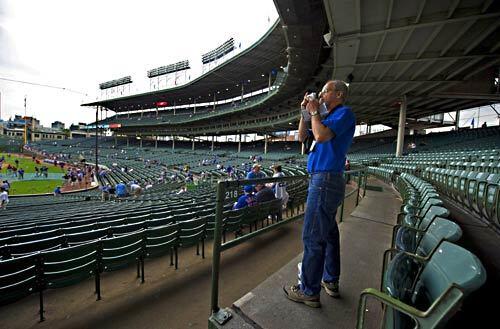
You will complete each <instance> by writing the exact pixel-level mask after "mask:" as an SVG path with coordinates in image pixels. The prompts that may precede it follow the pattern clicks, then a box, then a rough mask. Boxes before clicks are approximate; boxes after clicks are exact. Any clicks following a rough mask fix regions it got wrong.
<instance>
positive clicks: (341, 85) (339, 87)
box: [327, 80, 349, 102]
mask: <svg viewBox="0 0 500 329" xmlns="http://www.w3.org/2000/svg"><path fill="white" fill-rule="evenodd" d="M330 82H331V83H333V85H334V86H335V91H336V92H337V91H340V92H341V93H342V100H343V101H344V102H345V101H346V100H347V97H348V96H349V86H348V85H347V83H345V82H344V81H342V80H330V81H328V82H327V83H330Z"/></svg>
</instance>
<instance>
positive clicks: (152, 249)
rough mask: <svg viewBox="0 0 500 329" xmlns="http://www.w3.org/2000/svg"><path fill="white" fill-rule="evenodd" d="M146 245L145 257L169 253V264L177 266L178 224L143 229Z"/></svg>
mask: <svg viewBox="0 0 500 329" xmlns="http://www.w3.org/2000/svg"><path fill="white" fill-rule="evenodd" d="M145 238H146V245H145V255H146V257H147V258H150V257H158V256H163V255H164V254H166V253H170V265H174V259H173V257H174V255H175V269H177V268H178V255H177V246H178V242H179V224H177V223H172V224H168V225H163V226H158V227H154V228H148V229H147V230H146V231H145Z"/></svg>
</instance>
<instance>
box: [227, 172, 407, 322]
mask: <svg viewBox="0 0 500 329" xmlns="http://www.w3.org/2000/svg"><path fill="white" fill-rule="evenodd" d="M370 184H373V185H378V186H380V187H382V188H383V191H382V192H375V191H367V193H366V197H365V198H364V199H363V200H362V201H361V202H360V204H359V206H358V207H357V208H356V209H355V210H354V211H353V212H352V213H351V215H350V216H347V217H346V218H345V219H344V221H343V222H342V223H341V224H340V226H339V228H340V234H341V255H342V258H341V263H342V274H341V279H340V292H341V298H339V299H334V298H331V297H329V296H328V295H326V294H325V293H324V291H322V294H321V303H322V307H321V308H319V309H313V308H310V307H308V306H305V305H303V304H298V303H294V302H292V301H289V300H288V299H286V297H285V296H284V293H283V291H282V287H283V285H285V284H292V283H296V281H297V263H298V262H299V261H301V259H302V257H301V255H299V256H297V257H296V258H295V259H293V260H292V261H291V262H289V263H288V264H287V265H286V266H284V267H283V268H282V269H280V270H279V271H278V272H276V273H275V274H273V275H272V276H271V277H269V278H268V279H267V280H265V281H264V282H263V283H261V284H260V285H259V286H258V287H257V288H255V289H253V290H252V291H250V292H249V293H247V294H245V295H244V296H243V297H242V298H240V299H239V300H237V301H236V302H235V303H234V305H233V308H232V312H233V313H234V315H235V319H234V322H239V323H245V322H246V323H247V324H251V325H252V327H253V328H269V329H274V328H276V329H278V328H296V329H300V328H315V329H322V328H325V329H327V328H328V329H332V328H354V326H355V323H356V315H357V307H358V301H359V295H360V293H361V291H362V290H363V289H365V288H368V287H373V288H378V287H379V285H380V276H381V268H382V255H383V252H384V250H386V249H388V248H390V241H391V237H392V226H393V225H394V224H395V221H396V215H397V213H398V211H399V208H400V204H401V202H400V200H399V199H398V194H397V193H396V192H395V191H394V190H393V189H392V187H390V186H389V185H387V184H384V183H382V182H379V181H375V180H371V181H370ZM381 205H383V206H381ZM348 213H349V212H348ZM381 316H382V312H381V307H380V304H379V303H376V302H374V301H373V300H371V301H369V303H368V305H367V308H366V312H365V317H366V318H367V323H366V324H367V326H366V327H367V328H378V327H379V324H380V321H381ZM231 321H233V320H230V322H231ZM230 327H235V328H237V327H238V325H237V324H232V325H231V326H230ZM220 328H226V326H221V327H220Z"/></svg>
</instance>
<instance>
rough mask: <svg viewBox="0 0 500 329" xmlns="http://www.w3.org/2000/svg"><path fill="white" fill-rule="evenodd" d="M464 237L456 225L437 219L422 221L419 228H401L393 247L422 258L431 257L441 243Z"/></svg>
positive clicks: (396, 234) (396, 233) (394, 239)
mask: <svg viewBox="0 0 500 329" xmlns="http://www.w3.org/2000/svg"><path fill="white" fill-rule="evenodd" d="M461 237H462V230H461V229H460V226H458V225H457V224H456V223H454V222H452V221H450V220H447V219H444V218H441V217H436V218H434V220H432V221H430V222H428V221H422V222H421V223H420V225H419V226H418V227H417V228H414V227H409V226H400V227H399V228H398V229H397V230H396V231H395V236H393V243H392V245H393V247H395V248H396V249H398V250H401V251H406V252H409V253H412V254H416V255H419V256H422V257H426V256H427V255H429V254H430V253H431V252H432V251H433V249H434V248H435V247H437V246H438V245H439V244H440V243H441V241H443V240H446V241H450V242H456V241H458V240H459V239H460V238H461Z"/></svg>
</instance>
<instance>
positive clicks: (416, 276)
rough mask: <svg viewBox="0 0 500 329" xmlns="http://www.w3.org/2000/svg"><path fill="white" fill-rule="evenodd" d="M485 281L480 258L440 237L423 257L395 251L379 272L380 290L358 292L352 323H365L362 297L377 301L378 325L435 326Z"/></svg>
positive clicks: (452, 312) (403, 326)
mask: <svg viewBox="0 0 500 329" xmlns="http://www.w3.org/2000/svg"><path fill="white" fill-rule="evenodd" d="M485 282H486V271H485V269H484V267H483V265H482V264H481V261H480V260H479V259H478V258H477V257H476V256H475V255H474V254H472V253H471V252H469V251H468V250H466V249H464V248H462V247H460V246H457V245H455V244H453V243H451V242H447V241H444V242H442V243H441V244H440V245H439V247H438V248H436V250H435V251H434V253H432V254H431V255H430V257H429V258H427V259H423V258H421V257H418V256H412V255H411V254H408V253H404V252H399V253H397V254H396V255H395V257H394V258H393V259H392V260H391V262H390V263H389V266H388V267H387V270H386V271H385V272H384V273H383V275H382V280H381V288H382V289H381V291H379V290H377V289H373V288H368V289H365V290H364V291H363V292H362V293H361V296H360V301H359V305H358V316H357V317H358V319H357V325H356V328H364V327H365V325H364V322H365V321H364V312H366V310H367V308H366V301H367V299H368V297H371V298H374V299H376V300H377V301H379V302H381V303H382V304H383V310H384V319H383V321H382V322H383V326H382V327H383V328H414V327H418V328H436V327H441V326H443V325H444V324H445V323H446V321H447V320H448V319H450V318H451V317H452V316H453V315H454V314H455V313H456V312H457V311H458V310H459V306H460V304H461V303H462V301H463V299H464V298H465V297H467V296H468V295H469V294H470V293H472V292H473V291H476V290H477V289H479V288H480V287H481V286H482V285H483V284H484V283H485Z"/></svg>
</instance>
